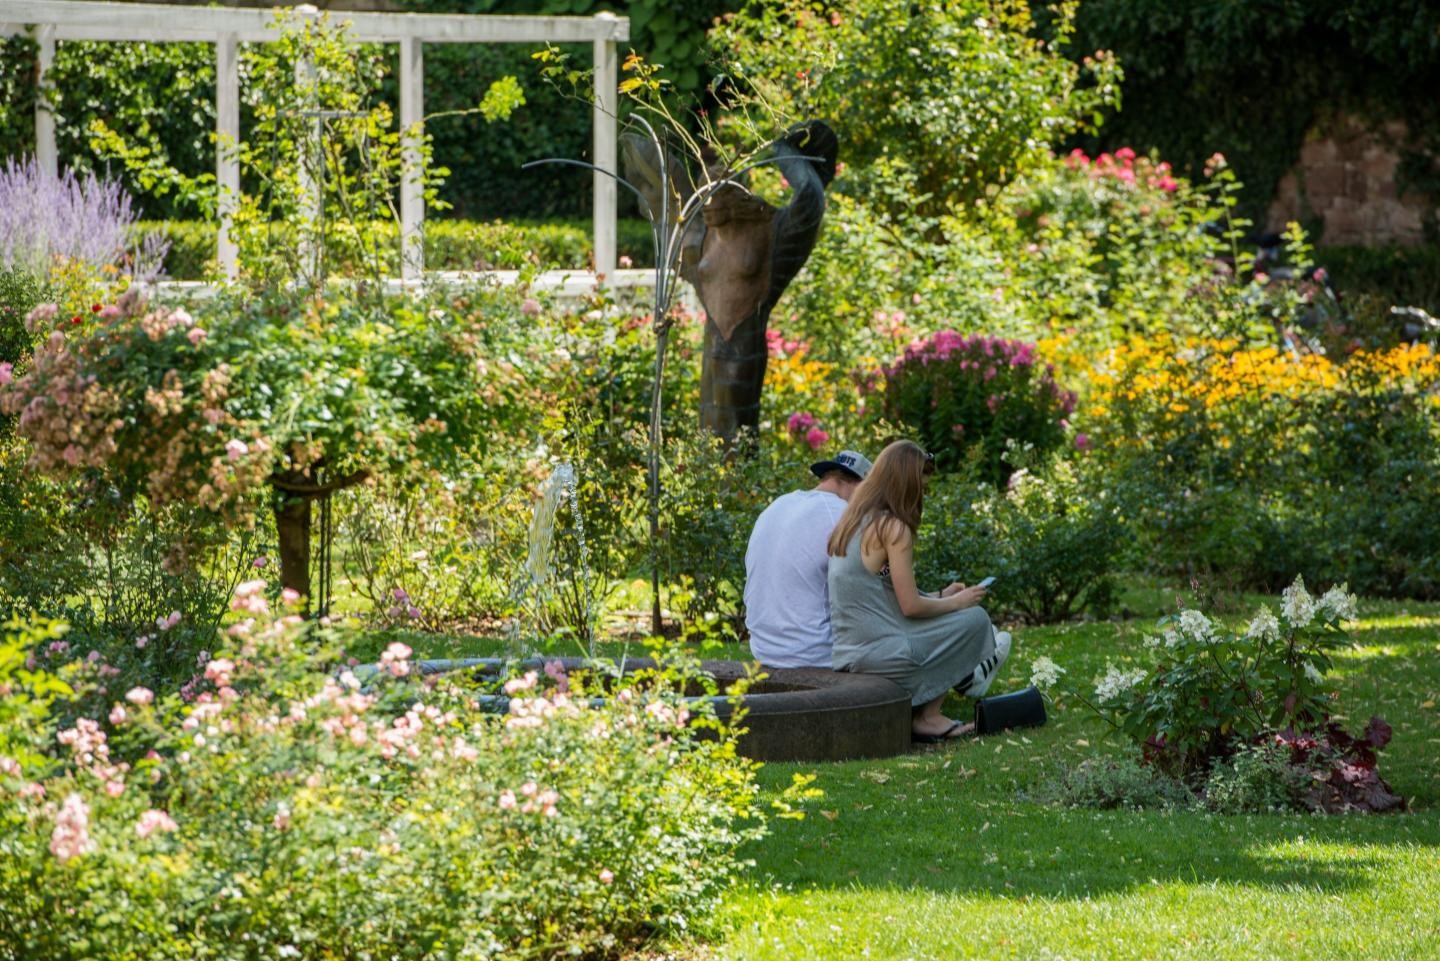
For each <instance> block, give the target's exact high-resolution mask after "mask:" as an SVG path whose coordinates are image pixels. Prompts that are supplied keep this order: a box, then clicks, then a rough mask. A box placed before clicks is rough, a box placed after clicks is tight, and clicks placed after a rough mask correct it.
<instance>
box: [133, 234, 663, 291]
mask: <svg viewBox="0 0 1440 961" xmlns="http://www.w3.org/2000/svg"><path fill="white" fill-rule="evenodd" d="M134 229H135V230H136V232H137V233H138V234H139V235H141V236H144V235H150V234H162V235H163V236H164V237H165V238H166V239H167V240H168V241H169V242H170V252H169V253H168V254H167V255H166V257H165V273H166V274H167V276H169V277H170V279H172V280H199V279H200V278H202V277H204V276H205V267H206V265H207V264H208V263H210V262H212V261H213V260H214V259H215V230H216V227H215V224H213V223H205V222H202V221H195V220H152V221H141V222H140V223H137V224H136V225H135V228H134ZM275 230H276V231H277V233H283V232H285V231H286V230H287V228H286V227H284V226H283V225H279V224H277V225H276V227H275ZM590 230H591V228H590V224H589V222H588V221H550V222H511V223H506V222H502V221H499V220H496V221H491V222H488V223H478V222H474V221H468V220H435V221H431V222H429V223H427V224H426V225H425V265H426V267H428V268H429V269H431V270H476V269H494V270H515V269H518V268H520V267H522V266H524V265H526V264H536V265H538V266H541V267H561V268H563V267H571V268H576V269H582V268H586V267H588V266H589V265H590V262H591V259H592V257H593V255H594V251H593V249H592V248H593V245H592V243H591V233H590ZM616 232H617V235H618V236H617V240H618V247H619V251H620V255H621V256H628V257H630V258H631V260H632V261H633V263H634V265H635V266H636V267H648V266H651V265H652V264H653V263H654V256H653V253H652V250H653V248H652V246H651V239H650V226H649V224H647V223H646V222H645V221H643V220H621V221H620V222H619V223H618V225H617V231H616ZM398 250H399V248H398V244H397V245H396V247H395V254H394V256H393V258H392V262H391V264H390V267H391V269H392V270H394V271H396V272H398V271H399V253H398ZM336 269H337V271H339V272H343V270H344V268H343V265H342V266H341V267H338V268H336Z"/></svg>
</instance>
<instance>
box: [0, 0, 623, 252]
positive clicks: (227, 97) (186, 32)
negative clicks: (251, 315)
mask: <svg viewBox="0 0 1440 961" xmlns="http://www.w3.org/2000/svg"><path fill="white" fill-rule="evenodd" d="M331 16H332V17H333V18H334V20H335V21H336V22H337V23H345V24H348V25H349V35H350V36H351V37H352V38H353V39H355V40H358V41H362V42H378V43H399V44H400V45H401V60H402V69H401V71H400V85H401V95H400V96H401V124H402V126H406V117H407V107H406V104H407V101H408V102H409V103H410V108H411V110H412V111H413V112H412V113H410V114H409V116H411V117H412V118H413V119H412V120H411V122H412V123H413V122H415V121H416V120H419V119H420V118H421V117H423V115H424V90H423V84H422V82H421V72H422V70H423V63H424V61H423V55H422V50H421V44H424V43H593V45H594V53H595V67H596V70H595V78H596V79H595V88H596V89H595V92H596V106H595V130H594V153H595V156H594V158H593V160H594V163H595V164H596V165H597V166H598V167H600V168H602V169H604V170H609V171H612V172H614V171H615V169H616V144H617V142H618V138H617V136H616V109H617V106H618V96H617V93H616V85H617V82H618V58H617V56H616V48H615V45H616V44H617V43H622V42H624V41H626V40H629V39H630V21H629V20H628V19H627V18H624V17H617V16H615V15H614V14H610V13H602V14H598V15H596V16H594V17H544V16H493V15H484V16H474V15H464V14H422V13H360V12H351V11H331ZM28 26H36V27H38V30H37V32H36V39H37V40H38V41H39V44H40V72H41V73H40V75H41V78H42V79H43V77H44V74H45V72H46V71H47V70H48V69H49V68H50V66H51V64H52V63H53V60H54V54H55V43H56V41H60V40H99V41H145V42H154V43H163V42H186V41H189V42H201V43H213V44H215V45H216V51H215V63H216V86H217V88H216V124H215V132H216V136H217V140H218V143H217V144H216V151H217V155H216V163H215V172H216V178H217V181H219V186H220V188H221V191H222V202H221V206H220V210H219V211H218V215H219V217H220V218H221V230H220V240H219V247H218V250H217V253H218V256H219V259H220V264H221V267H222V269H224V270H225V271H226V272H227V274H228V275H232V276H233V271H234V247H233V244H231V243H230V237H229V231H228V229H227V226H228V217H227V214H228V212H229V210H228V208H227V207H226V206H225V203H224V200H223V191H224V187H225V186H226V185H227V184H228V185H233V188H234V189H235V190H237V191H238V187H239V172H238V168H237V167H233V166H231V163H233V160H234V158H233V154H232V155H231V157H230V158H229V161H227V160H226V159H225V158H224V156H223V155H224V154H225V153H226V151H225V149H224V145H225V144H226V142H227V138H228V142H230V143H234V142H236V141H237V140H238V137H239V76H238V71H237V70H235V69H234V60H235V58H234V55H233V51H234V47H235V45H236V44H239V43H245V42H264V41H269V40H274V39H276V37H277V32H276V30H275V23H274V14H273V12H272V11H270V10H260V9H236V8H226V7H190V6H172V5H168V4H157V3H110V2H92V0H0V36H11V35H13V34H16V33H21V32H24V31H25V29H26V28H27V27H28ZM226 45H229V49H228V52H227V50H226V49H222V48H223V47H226ZM407 49H408V50H409V53H408V54H407V52H406V51H407ZM407 65H408V66H409V67H410V69H409V70H408V71H407V70H406V69H405V67H406V66H407ZM407 78H409V79H408V82H407ZM227 88H228V89H227ZM232 118H233V122H232ZM35 136H36V149H35V152H36V157H37V159H38V160H39V162H40V163H41V164H42V165H45V164H48V165H49V169H52V170H54V169H58V151H57V150H56V145H55V118H54V115H53V113H51V112H50V110H49V108H48V105H47V104H45V103H43V101H42V100H41V99H40V98H37V102H36V111H35ZM594 190H595V204H594V218H595V221H594V229H595V269H596V270H597V271H598V272H601V273H611V272H613V270H614V267H615V246H616V245H615V207H616V196H617V192H616V189H615V184H614V182H613V181H612V180H611V179H610V178H609V177H606V176H604V175H603V174H596V175H595V186H594ZM417 197H418V200H416V198H417ZM407 198H409V199H410V200H411V203H410V204H409V205H408V209H409V211H410V213H411V215H412V216H413V217H414V219H413V220H411V219H408V218H407V215H406V213H405V211H406V209H407V205H406V202H405V201H406V199H407ZM423 218H424V197H423V193H422V192H421V190H420V186H419V183H418V179H417V180H414V181H410V180H407V181H406V183H405V184H404V185H402V190H401V225H402V237H404V238H407V239H408V240H409V242H410V243H411V244H412V245H415V246H414V247H412V248H408V249H409V251H410V252H411V253H414V252H415V251H416V250H418V244H419V238H420V234H421V228H420V224H422V223H423ZM227 250H228V253H227ZM406 252H407V248H406V247H405V246H404V245H403V241H402V264H409V265H412V266H413V269H414V270H416V271H417V272H418V270H419V269H420V261H419V259H418V256H416V257H414V258H412V257H410V256H405V254H406Z"/></svg>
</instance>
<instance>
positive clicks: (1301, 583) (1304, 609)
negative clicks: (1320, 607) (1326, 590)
mask: <svg viewBox="0 0 1440 961" xmlns="http://www.w3.org/2000/svg"><path fill="white" fill-rule="evenodd" d="M1280 613H1282V614H1284V615H1285V620H1287V621H1289V622H1290V626H1292V627H1308V626H1310V622H1311V621H1312V620H1314V619H1315V598H1313V597H1311V596H1310V593H1309V592H1308V591H1307V590H1305V578H1303V577H1301V576H1300V575H1299V574H1297V575H1295V583H1294V584H1291V585H1290V586H1289V587H1287V588H1285V592H1284V593H1283V594H1281V595H1280Z"/></svg>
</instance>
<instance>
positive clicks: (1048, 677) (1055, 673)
mask: <svg viewBox="0 0 1440 961" xmlns="http://www.w3.org/2000/svg"><path fill="white" fill-rule="evenodd" d="M1064 673H1065V668H1063V667H1061V666H1060V665H1059V664H1056V663H1055V662H1054V661H1052V660H1050V658H1048V657H1037V658H1035V660H1034V661H1032V662H1031V663H1030V683H1031V684H1033V685H1035V686H1036V687H1038V688H1040V689H1041V690H1048V689H1050V688H1052V687H1054V686H1055V684H1056V683H1057V682H1058V681H1059V680H1060V675H1061V674H1064Z"/></svg>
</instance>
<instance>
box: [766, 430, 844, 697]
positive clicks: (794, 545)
mask: <svg viewBox="0 0 1440 961" xmlns="http://www.w3.org/2000/svg"><path fill="white" fill-rule="evenodd" d="M810 471H811V473H813V474H814V475H815V476H816V477H818V478H820V483H818V484H816V485H815V487H814V488H813V489H811V490H808V491H791V492H790V493H789V494H785V495H783V496H781V497H779V498H776V499H775V500H774V501H773V502H772V503H771V504H770V506H769V507H767V508H765V510H764V511H763V512H761V514H760V517H759V518H758V519H757V520H756V521H755V529H754V530H753V531H751V532H750V545H749V547H748V548H747V549H746V551H745V626H746V628H748V629H749V631H750V653H751V654H753V655H754V656H755V659H756V660H757V661H759V662H760V663H761V664H763V665H764V666H766V667H823V668H827V669H828V668H829V667H830V648H831V647H832V646H833V645H834V643H835V641H834V637H833V636H832V635H831V633H830V595H829V591H828V589H827V587H826V571H827V570H828V568H829V564H830V557H829V555H828V554H827V553H826V551H825V542H826V541H827V540H829V539H830V531H831V530H833V529H834V527H835V523H836V521H838V520H840V514H841V513H842V512H843V511H844V510H845V502H846V501H848V500H849V499H850V494H851V493H852V492H853V491H854V490H855V488H856V487H857V486H858V485H859V484H860V482H861V481H862V480H864V479H865V475H866V474H868V473H869V472H870V460H869V459H868V458H867V457H865V455H863V454H857V453H856V452H855V451H853V450H842V451H841V452H840V453H838V454H836V455H835V457H834V458H832V459H831V460H822V461H820V462H819V463H817V464H812V465H811V466H810Z"/></svg>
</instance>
